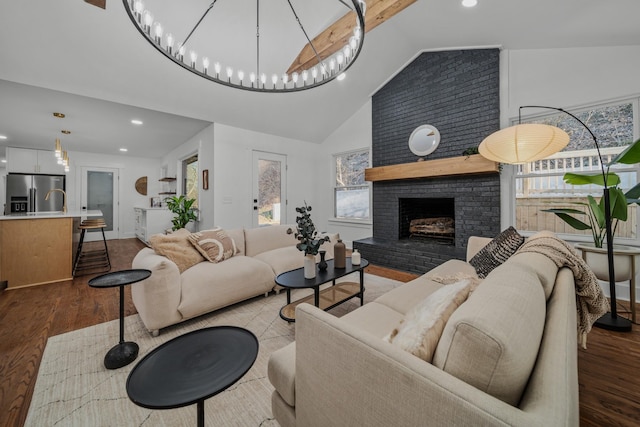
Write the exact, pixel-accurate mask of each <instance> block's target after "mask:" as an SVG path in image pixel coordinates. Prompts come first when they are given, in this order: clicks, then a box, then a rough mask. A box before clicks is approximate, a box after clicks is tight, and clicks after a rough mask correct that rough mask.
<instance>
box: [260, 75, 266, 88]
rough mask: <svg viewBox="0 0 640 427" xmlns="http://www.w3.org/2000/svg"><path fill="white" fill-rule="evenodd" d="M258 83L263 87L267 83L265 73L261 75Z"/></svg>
mask: <svg viewBox="0 0 640 427" xmlns="http://www.w3.org/2000/svg"><path fill="white" fill-rule="evenodd" d="M260 82H261V83H262V85H263V86H264V84H265V83H266V82H267V75H266V74H265V73H262V74H261V75H260Z"/></svg>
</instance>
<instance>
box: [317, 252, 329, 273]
mask: <svg viewBox="0 0 640 427" xmlns="http://www.w3.org/2000/svg"><path fill="white" fill-rule="evenodd" d="M318 253H319V254H320V262H319V263H318V270H320V271H326V270H327V261H325V259H324V257H325V255H326V254H327V251H319V252H318Z"/></svg>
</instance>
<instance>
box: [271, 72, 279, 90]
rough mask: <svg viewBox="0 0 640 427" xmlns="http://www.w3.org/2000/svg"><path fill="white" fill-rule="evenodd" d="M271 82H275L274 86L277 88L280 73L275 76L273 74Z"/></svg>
mask: <svg viewBox="0 0 640 427" xmlns="http://www.w3.org/2000/svg"><path fill="white" fill-rule="evenodd" d="M271 83H273V88H274V89H275V88H276V83H278V75H277V74H274V75H273V76H271Z"/></svg>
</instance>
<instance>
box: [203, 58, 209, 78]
mask: <svg viewBox="0 0 640 427" xmlns="http://www.w3.org/2000/svg"><path fill="white" fill-rule="evenodd" d="M202 68H203V69H204V72H205V74H206V73H207V71H208V70H209V58H207V57H206V56H203V57H202Z"/></svg>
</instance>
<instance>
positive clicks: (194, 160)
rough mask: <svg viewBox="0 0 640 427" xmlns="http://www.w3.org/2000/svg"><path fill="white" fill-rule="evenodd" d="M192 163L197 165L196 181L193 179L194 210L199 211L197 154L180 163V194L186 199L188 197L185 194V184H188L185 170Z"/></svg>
mask: <svg viewBox="0 0 640 427" xmlns="http://www.w3.org/2000/svg"><path fill="white" fill-rule="evenodd" d="M192 163H198V166H197V168H196V169H197V170H196V179H195V189H196V192H195V193H196V194H195V199H196V201H195V203H194V204H193V205H194V209H199V207H200V163H199V156H198V153H195V154H192V155H190V156H188V157H186V158H185V159H184V160H182V161H181V164H182V194H184V196H185V197H188V196H189V195H188V194H187V182H188V178H187V169H188V167H189V165H191V164H192Z"/></svg>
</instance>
